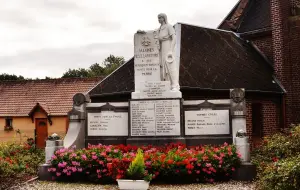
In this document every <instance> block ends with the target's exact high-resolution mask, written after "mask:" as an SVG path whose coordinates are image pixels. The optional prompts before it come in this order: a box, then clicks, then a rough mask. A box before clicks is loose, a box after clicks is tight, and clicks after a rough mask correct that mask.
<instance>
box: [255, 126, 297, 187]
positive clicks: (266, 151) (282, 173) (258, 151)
mask: <svg viewBox="0 0 300 190" xmlns="http://www.w3.org/2000/svg"><path fill="white" fill-rule="evenodd" d="M252 154H253V155H252V162H253V163H254V164H256V165H257V168H258V178H259V180H258V184H259V185H258V186H259V187H260V188H261V189H267V190H269V189H270V190H271V189H272V190H273V189H274V190H276V189H282V190H290V189H291V190H297V189H300V126H293V127H292V128H291V129H290V130H289V131H288V132H284V133H283V132H281V133H277V134H274V135H272V136H270V137H267V138H265V139H264V141H263V144H262V145H260V146H259V147H257V148H255V149H254V151H253V153H252Z"/></svg>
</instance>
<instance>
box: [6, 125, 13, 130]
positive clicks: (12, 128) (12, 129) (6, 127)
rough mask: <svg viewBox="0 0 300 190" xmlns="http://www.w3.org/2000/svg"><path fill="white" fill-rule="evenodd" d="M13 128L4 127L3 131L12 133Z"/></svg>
mask: <svg viewBox="0 0 300 190" xmlns="http://www.w3.org/2000/svg"><path fill="white" fill-rule="evenodd" d="M13 129H14V128H13V127H12V126H9V125H6V126H4V131H12V130H13Z"/></svg>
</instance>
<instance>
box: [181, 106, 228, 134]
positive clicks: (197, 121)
mask: <svg viewBox="0 0 300 190" xmlns="http://www.w3.org/2000/svg"><path fill="white" fill-rule="evenodd" d="M185 134H186V135H227V134H230V123H229V110H197V111H185Z"/></svg>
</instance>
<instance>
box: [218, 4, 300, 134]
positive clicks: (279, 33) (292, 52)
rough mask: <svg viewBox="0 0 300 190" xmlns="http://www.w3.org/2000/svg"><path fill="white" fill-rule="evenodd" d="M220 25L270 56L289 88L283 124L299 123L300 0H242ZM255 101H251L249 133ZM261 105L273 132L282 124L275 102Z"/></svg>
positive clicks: (282, 110)
mask: <svg viewBox="0 0 300 190" xmlns="http://www.w3.org/2000/svg"><path fill="white" fill-rule="evenodd" d="M219 28H220V29H224V30H230V31H234V32H235V33H237V34H238V35H239V36H240V37H241V38H243V39H244V40H248V41H249V42H250V43H252V44H254V45H255V46H256V47H257V49H258V51H260V52H262V53H263V55H265V57H266V58H267V60H269V62H270V64H271V65H272V68H273V72H274V76H275V77H276V78H277V79H278V80H279V81H280V83H281V85H282V86H283V88H284V89H285V91H286V93H285V94H284V95H283V96H282V98H281V107H280V113H281V115H283V118H282V121H281V125H280V127H287V126H289V125H290V124H292V123H295V124H296V123H300V98H299V95H300V0H263V1H262V0H240V1H239V2H238V4H237V5H236V6H235V7H234V8H233V9H232V11H231V12H230V13H229V15H228V16H227V17H226V18H225V19H224V21H223V22H222V23H221V24H220V26H219ZM253 104H254V102H251V101H248V115H249V122H248V124H249V125H248V126H249V131H248V132H249V133H251V131H252V126H251V124H252V123H251V122H250V121H251V120H252V118H251V116H252V117H254V115H253V114H252V110H251V108H253ZM261 105H262V107H263V110H262V111H263V120H264V123H266V124H264V132H265V134H270V133H271V132H272V131H274V130H275V128H276V127H279V126H278V125H277V124H276V123H275V121H276V119H275V118H280V115H279V114H278V113H276V112H274V111H273V109H272V104H269V105H268V104H265V103H261ZM274 115H276V116H275V117H274Z"/></svg>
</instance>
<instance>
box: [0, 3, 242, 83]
mask: <svg viewBox="0 0 300 190" xmlns="http://www.w3.org/2000/svg"><path fill="white" fill-rule="evenodd" d="M237 1H238V0H147V1H146V0H0V42H1V45H0V73H9V74H16V75H23V76H25V77H29V78H36V77H39V78H44V77H45V76H49V77H60V76H61V75H62V74H63V73H64V72H65V71H66V70H67V69H68V68H79V67H81V68H88V67H89V66H90V65H91V64H93V63H96V62H98V63H101V62H102V61H103V60H104V59H105V58H106V57H107V56H109V54H113V55H117V56H124V57H125V59H126V60H127V59H129V58H131V57H132V56H133V34H134V33H135V32H136V31H137V30H138V29H143V30H150V29H155V28H157V27H159V24H158V22H157V14H158V13H161V12H164V13H166V14H167V15H168V20H169V23H171V24H175V23H177V22H184V23H189V24H193V25H199V26H205V27H210V28H216V27H217V26H218V24H219V23H220V22H221V21H222V20H223V18H224V17H225V16H226V15H227V14H228V12H229V11H230V10H231V9H232V8H233V6H234V5H235V4H236V3H237Z"/></svg>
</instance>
